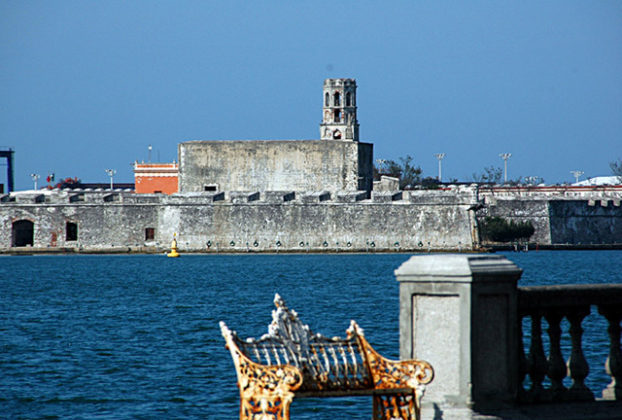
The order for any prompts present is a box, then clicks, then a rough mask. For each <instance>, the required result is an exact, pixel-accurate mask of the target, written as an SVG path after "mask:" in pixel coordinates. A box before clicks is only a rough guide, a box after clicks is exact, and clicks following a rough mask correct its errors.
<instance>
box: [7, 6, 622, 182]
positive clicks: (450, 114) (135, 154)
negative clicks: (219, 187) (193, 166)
mask: <svg viewBox="0 0 622 420" xmlns="http://www.w3.org/2000/svg"><path fill="white" fill-rule="evenodd" d="M329 77H352V78H355V79H356V80H357V84H358V86H359V88H358V97H357V100H358V101H357V105H358V107H359V111H358V119H359V123H360V126H361V129H360V133H361V140H362V141H367V142H372V143H374V154H375V158H381V159H398V158H399V157H400V156H405V155H407V154H409V155H412V156H413V157H414V159H415V162H416V163H417V164H418V165H420V166H421V167H422V169H423V171H424V175H428V176H436V174H437V161H436V159H435V157H434V153H438V152H444V153H446V157H445V159H444V161H443V178H444V179H449V178H458V179H459V180H471V179H472V174H473V173H476V172H482V170H483V168H484V167H487V166H491V165H494V166H499V167H501V166H502V164H503V161H502V160H501V158H499V153H502V152H510V153H512V157H511V158H510V161H509V177H510V178H516V177H518V176H523V177H525V176H540V177H543V178H544V179H545V181H547V182H548V183H557V182H569V181H572V180H573V179H574V178H573V177H572V175H571V174H570V171H571V170H575V169H578V170H582V171H584V172H585V175H586V176H596V175H609V174H610V169H609V162H611V161H612V160H615V159H617V158H622V2H620V1H578V2H577V1H546V2H543V1H520V2H519V1H517V2H508V1H503V2H501V1H470V2H462V1H451V2H445V1H438V2H437V1H434V2H413V1H404V2H401V1H393V2H380V1H377V2H371V1H334V0H333V1H317V0H316V1H308V2H302V1H296V2H294V1H279V2H277V1H262V2H249V1H105V2H92V1H69V0H66V1H34V2H33V1H28V2H27V1H3V2H1V3H0V145H2V146H11V147H13V149H14V150H15V182H16V188H17V189H27V188H32V181H31V179H30V174H31V173H39V174H41V176H42V179H41V180H40V181H39V184H40V185H41V181H43V178H45V176H46V175H47V174H48V173H49V172H54V173H55V174H56V177H57V179H58V178H59V177H78V178H80V179H82V180H83V181H85V182H106V181H107V180H108V176H107V175H106V173H105V172H104V170H105V169H107V168H114V169H116V170H117V175H116V177H115V180H116V181H119V182H132V181H133V173H132V167H131V163H132V162H134V161H135V160H139V161H140V160H147V158H148V145H149V144H151V145H152V146H153V152H152V161H156V160H160V161H172V160H173V159H176V158H177V144H178V143H179V142H182V141H186V140H199V139H203V140H218V139H317V138H319V123H320V120H321V106H322V83H323V80H324V79H325V78H329ZM0 182H6V175H5V170H4V167H2V168H0Z"/></svg>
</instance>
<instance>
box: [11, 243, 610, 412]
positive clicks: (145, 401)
mask: <svg viewBox="0 0 622 420" xmlns="http://www.w3.org/2000/svg"><path fill="white" fill-rule="evenodd" d="M505 255H506V256H507V257H508V258H510V259H511V260H513V261H515V262H516V263H517V264H518V265H519V266H520V267H522V268H523V269H524V270H525V273H524V274H523V278H522V279H521V282H520V284H522V285H535V284H552V283H608V282H620V281H622V278H621V277H620V264H621V263H622V251H593V252H530V253H526V254H525V253H524V254H514V253H511V254H510V253H508V254H505ZM408 257H409V256H408V255H394V254H392V255H221V256H207V255H206V256H189V255H185V256H183V257H182V258H179V259H171V258H164V257H163V256H160V255H148V256H137V255H132V256H21V257H14V256H5V257H0V417H3V418H11V419H14V418H15V419H20V418H23V419H31V418H32V419H39V418H48V419H54V418H62V419H96V418H114V419H130V418H132V419H154V418H161V419H169V418H202V419H205V418H209V419H235V418H237V410H238V391H237V388H236V384H235V383H236V378H235V371H234V368H233V363H232V361H231V358H230V356H229V353H228V351H227V350H225V348H224V341H223V339H222V337H221V335H220V330H219V328H218V321H220V320H223V321H225V322H226V323H227V325H228V326H229V327H230V328H232V329H234V330H237V331H238V333H240V335H242V336H255V337H257V336H260V335H261V334H263V333H265V332H266V331H267V325H268V323H269V322H270V319H271V311H272V309H273V304H272V299H273V297H274V293H275V292H278V293H280V294H281V295H282V296H283V298H284V299H285V300H286V301H287V303H288V305H289V306H290V308H294V309H296V310H297V311H298V312H299V314H300V317H301V319H302V320H303V322H306V323H308V324H309V325H310V326H311V328H312V329H313V330H314V331H318V332H322V333H323V334H325V335H328V336H332V335H339V336H343V335H344V331H345V329H346V328H347V327H348V325H349V320H350V319H356V320H357V321H358V323H359V325H361V326H362V327H363V328H364V329H365V331H366V336H367V337H368V339H369V340H370V341H371V343H372V344H373V345H374V346H375V347H376V348H377V349H378V350H379V351H380V353H382V354H383V355H385V356H387V357H391V358H397V357H398V353H399V344H398V342H399V332H398V330H399V325H398V284H397V282H396V281H395V278H394V275H393V270H394V269H396V268H397V267H398V266H399V265H400V264H401V263H402V262H404V261H406V260H407V259H408ZM584 326H585V330H586V340H585V344H584V346H585V349H586V352H587V353H588V356H589V358H590V360H591V361H592V366H594V363H596V366H597V367H598V366H602V365H603V364H604V361H605V357H606V353H607V341H606V340H607V338H606V332H605V331H604V328H605V327H604V324H603V323H602V320H600V319H598V317H597V316H595V315H593V316H591V318H590V319H588V320H587V321H586V324H585V325H584ZM593 327H596V331H594V329H595V328H593ZM592 359H593V360H592ZM592 369H594V368H592ZM599 370H602V368H599ZM590 376H593V378H592V379H591V382H590V386H591V387H593V388H595V389H596V390H600V389H602V388H603V387H604V386H605V385H606V383H607V382H608V381H607V377H606V376H605V374H604V372H601V373H598V374H593V373H592V374H590ZM337 417H341V418H347V419H368V418H370V417H371V401H370V399H369V398H368V397H357V398H341V399H317V400H316V399H313V400H310V399H301V400H295V401H294V404H293V405H292V418H296V419H328V418H337Z"/></svg>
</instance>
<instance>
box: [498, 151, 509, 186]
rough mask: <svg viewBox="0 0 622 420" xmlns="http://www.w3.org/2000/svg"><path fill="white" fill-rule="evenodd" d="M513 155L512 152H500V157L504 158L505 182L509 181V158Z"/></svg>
mask: <svg viewBox="0 0 622 420" xmlns="http://www.w3.org/2000/svg"><path fill="white" fill-rule="evenodd" d="M511 156H512V153H500V154H499V157H500V158H501V159H503V183H504V184H507V182H508V159H510V157H511Z"/></svg>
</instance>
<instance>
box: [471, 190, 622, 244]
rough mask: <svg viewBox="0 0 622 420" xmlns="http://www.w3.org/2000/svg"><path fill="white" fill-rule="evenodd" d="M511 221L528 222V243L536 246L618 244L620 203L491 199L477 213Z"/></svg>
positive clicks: (621, 221)
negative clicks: (531, 228)
mask: <svg viewBox="0 0 622 420" xmlns="http://www.w3.org/2000/svg"><path fill="white" fill-rule="evenodd" d="M477 215H478V218H479V219H480V220H482V219H483V218H484V217H485V216H499V217H503V218H505V219H509V220H515V221H531V222H532V223H533V225H534V227H535V229H536V232H535V234H534V236H532V238H531V240H532V241H534V242H538V243H540V244H545V245H550V244H554V245H555V244H574V245H579V244H619V243H622V206H621V205H620V200H619V199H618V198H616V199H606V198H605V199H602V200H569V199H557V200H534V199H531V200H518V199H510V200H505V199H495V200H494V201H493V202H492V203H491V204H489V205H488V206H487V207H485V208H483V209H481V210H479V211H478V213H477Z"/></svg>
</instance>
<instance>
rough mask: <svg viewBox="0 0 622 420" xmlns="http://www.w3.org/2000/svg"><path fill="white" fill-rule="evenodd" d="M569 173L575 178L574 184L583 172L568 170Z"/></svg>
mask: <svg viewBox="0 0 622 420" xmlns="http://www.w3.org/2000/svg"><path fill="white" fill-rule="evenodd" d="M570 173H571V174H572V175H573V176H574V179H575V184H578V183H579V178H580V177H581V175H583V174H584V173H585V172H583V171H570Z"/></svg>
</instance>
